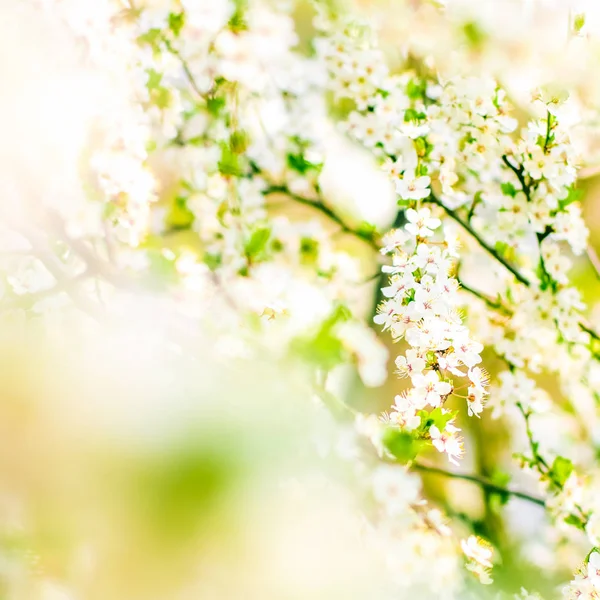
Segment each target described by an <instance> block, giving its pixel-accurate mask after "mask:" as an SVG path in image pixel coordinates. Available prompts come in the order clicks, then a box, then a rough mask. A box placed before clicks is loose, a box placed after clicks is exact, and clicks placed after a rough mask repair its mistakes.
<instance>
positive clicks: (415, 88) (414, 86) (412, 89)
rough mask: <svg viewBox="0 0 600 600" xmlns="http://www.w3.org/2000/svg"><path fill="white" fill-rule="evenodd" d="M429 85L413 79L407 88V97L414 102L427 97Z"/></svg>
mask: <svg viewBox="0 0 600 600" xmlns="http://www.w3.org/2000/svg"><path fill="white" fill-rule="evenodd" d="M426 87H427V84H426V83H425V82H424V81H418V80H416V79H411V80H410V81H409V82H408V84H407V86H406V95H407V96H408V97H409V98H411V99H412V100H418V99H420V98H423V97H424V96H425V90H426Z"/></svg>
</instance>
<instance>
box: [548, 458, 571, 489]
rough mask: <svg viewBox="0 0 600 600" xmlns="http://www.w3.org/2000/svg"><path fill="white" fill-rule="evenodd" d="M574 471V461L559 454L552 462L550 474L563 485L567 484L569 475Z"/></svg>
mask: <svg viewBox="0 0 600 600" xmlns="http://www.w3.org/2000/svg"><path fill="white" fill-rule="evenodd" d="M572 472H573V463H572V462H571V461H570V460H569V459H568V458H565V457H564V456H557V457H556V458H555V459H554V462H553V463H552V468H551V469H550V476H551V477H552V479H553V480H554V481H556V482H557V483H559V484H560V485H561V486H562V485H564V484H565V481H567V479H568V478H569V475H571V473H572Z"/></svg>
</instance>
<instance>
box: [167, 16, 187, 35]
mask: <svg viewBox="0 0 600 600" xmlns="http://www.w3.org/2000/svg"><path fill="white" fill-rule="evenodd" d="M184 25H185V13H184V12H180V13H169V29H170V30H171V31H172V32H173V35H174V36H175V37H179V34H180V33H181V30H182V29H183V26H184Z"/></svg>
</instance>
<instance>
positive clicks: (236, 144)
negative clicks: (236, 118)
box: [229, 130, 249, 154]
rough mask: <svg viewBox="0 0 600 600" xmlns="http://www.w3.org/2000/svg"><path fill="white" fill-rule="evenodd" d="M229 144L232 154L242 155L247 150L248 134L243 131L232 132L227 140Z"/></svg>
mask: <svg viewBox="0 0 600 600" xmlns="http://www.w3.org/2000/svg"><path fill="white" fill-rule="evenodd" d="M229 144H230V147H231V151H232V152H233V153H235V154H243V153H244V152H245V151H246V149H247V148H248V144H249V138H248V134H247V133H246V132H245V131H243V130H239V131H234V132H233V133H232V134H231V137H230V138H229Z"/></svg>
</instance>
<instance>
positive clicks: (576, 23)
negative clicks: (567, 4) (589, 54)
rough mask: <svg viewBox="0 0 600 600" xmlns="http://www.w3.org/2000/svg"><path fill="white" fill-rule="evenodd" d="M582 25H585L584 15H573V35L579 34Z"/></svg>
mask: <svg viewBox="0 0 600 600" xmlns="http://www.w3.org/2000/svg"><path fill="white" fill-rule="evenodd" d="M584 25H585V14H584V13H579V14H577V15H575V18H574V19H573V31H575V33H579V32H580V31H581V30H582V29H583V26H584Z"/></svg>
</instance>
